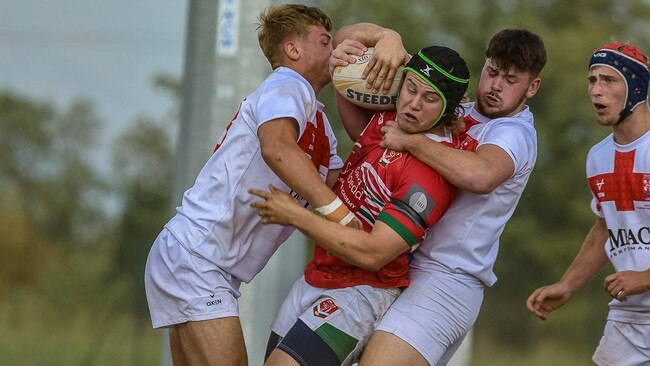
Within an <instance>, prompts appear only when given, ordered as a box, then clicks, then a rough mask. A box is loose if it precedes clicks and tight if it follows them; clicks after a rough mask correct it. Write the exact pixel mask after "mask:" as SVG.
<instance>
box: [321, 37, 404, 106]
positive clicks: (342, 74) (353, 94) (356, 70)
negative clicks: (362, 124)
mask: <svg viewBox="0 0 650 366" xmlns="http://www.w3.org/2000/svg"><path fill="white" fill-rule="evenodd" d="M374 50H375V49H374V48H373V47H369V48H368V50H367V51H366V53H364V54H363V55H361V56H357V61H356V62H355V63H353V64H349V65H347V66H344V67H343V66H337V67H336V68H335V69H334V75H332V82H333V83H334V89H336V91H337V92H339V93H340V94H341V95H342V96H343V97H344V98H346V99H347V100H349V101H350V102H352V103H354V104H356V105H358V106H360V107H363V108H366V109H372V110H389V109H395V104H396V103H397V92H398V91H399V87H400V85H401V81H402V73H403V71H404V67H403V66H400V67H399V68H398V69H397V72H396V73H395V79H394V80H393V84H392V85H391V87H390V90H389V91H388V93H386V94H384V93H383V92H382V91H381V89H380V90H379V91H378V92H376V93H373V92H372V89H371V88H367V87H366V84H367V81H366V80H364V79H362V78H361V74H363V70H364V69H365V68H366V66H367V65H368V61H370V58H371V57H372V54H373V52H374Z"/></svg>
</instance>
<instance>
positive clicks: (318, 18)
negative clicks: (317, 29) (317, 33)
mask: <svg viewBox="0 0 650 366" xmlns="http://www.w3.org/2000/svg"><path fill="white" fill-rule="evenodd" d="M311 25H316V26H323V28H325V30H327V31H328V32H329V31H331V30H332V20H331V19H330V17H329V16H328V15H327V14H325V12H324V11H322V10H320V9H319V8H316V7H312V6H306V5H302V4H283V5H275V6H271V7H269V8H267V9H266V10H265V11H263V12H262V13H261V14H260V16H259V23H258V27H257V39H258V41H259V43H260V48H262V52H264V56H266V59H267V60H269V63H271V67H273V68H274V69H275V68H276V67H278V66H280V64H281V63H282V60H283V57H284V55H283V51H282V44H283V42H284V41H285V40H286V39H287V37H290V36H302V37H306V36H307V34H308V33H309V31H308V28H309V26H311Z"/></svg>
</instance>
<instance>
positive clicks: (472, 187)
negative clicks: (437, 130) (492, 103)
mask: <svg viewBox="0 0 650 366" xmlns="http://www.w3.org/2000/svg"><path fill="white" fill-rule="evenodd" d="M405 148H406V150H408V151H409V152H410V153H411V154H413V155H414V156H415V157H416V158H418V159H419V160H420V161H422V162H423V163H425V164H427V165H428V166H430V167H431V168H433V169H434V170H436V171H437V172H438V173H440V175H442V176H443V177H444V178H445V179H447V180H448V181H449V182H450V183H451V184H453V185H454V186H456V187H458V188H460V189H462V190H465V191H469V192H474V193H479V194H485V193H489V192H491V191H492V190H494V189H495V188H496V187H497V186H498V185H499V184H500V183H501V181H499V180H494V179H491V177H490V174H489V169H490V165H491V164H490V162H489V161H486V159H484V158H483V157H482V156H480V155H478V154H477V153H475V152H471V151H463V150H458V149H454V148H451V147H449V146H445V145H443V144H441V143H438V142H435V141H432V140H431V139H429V138H428V137H426V136H424V135H422V134H413V135H409V136H408V137H407V140H406V143H405Z"/></svg>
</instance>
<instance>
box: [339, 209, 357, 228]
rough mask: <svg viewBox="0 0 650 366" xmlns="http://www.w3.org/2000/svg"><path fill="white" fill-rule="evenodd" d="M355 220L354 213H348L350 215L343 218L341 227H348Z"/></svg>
mask: <svg viewBox="0 0 650 366" xmlns="http://www.w3.org/2000/svg"><path fill="white" fill-rule="evenodd" d="M353 219H354V214H353V213H352V212H348V214H347V215H345V217H344V218H342V219H341V221H339V224H341V225H343V226H346V225H347V224H349V223H350V221H352V220H353Z"/></svg>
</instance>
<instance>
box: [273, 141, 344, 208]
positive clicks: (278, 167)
mask: <svg viewBox="0 0 650 366" xmlns="http://www.w3.org/2000/svg"><path fill="white" fill-rule="evenodd" d="M262 157H263V158H264V161H265V162H266V164H267V165H268V166H269V167H270V168H271V170H273V172H274V173H275V174H276V175H277V176H278V177H280V179H282V181H283V182H284V183H285V184H286V185H288V186H289V188H291V189H292V190H293V191H295V192H296V193H298V194H299V195H300V196H301V197H303V198H304V199H306V200H307V202H309V203H310V204H311V205H312V206H313V207H320V206H324V205H327V204H328V203H330V202H332V200H334V198H336V195H335V194H334V192H332V190H331V189H330V188H329V187H328V186H327V185H326V184H325V183H324V182H323V180H322V178H321V176H320V173H319V172H318V171H317V170H316V169H315V168H314V164H313V163H312V162H311V160H309V158H308V157H307V155H305V153H304V152H303V151H302V150H301V149H300V148H299V147H298V145H296V144H295V143H294V142H291V143H281V142H277V143H276V144H273V145H271V146H267V147H264V148H263V149H262Z"/></svg>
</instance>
